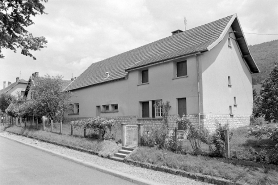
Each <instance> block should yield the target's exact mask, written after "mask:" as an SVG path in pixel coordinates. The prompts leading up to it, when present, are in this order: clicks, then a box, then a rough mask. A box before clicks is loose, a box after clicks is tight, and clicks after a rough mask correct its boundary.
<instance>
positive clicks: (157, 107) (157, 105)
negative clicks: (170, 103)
mask: <svg viewBox="0 0 278 185" xmlns="http://www.w3.org/2000/svg"><path fill="white" fill-rule="evenodd" d="M152 102H153V107H154V111H153V117H155V118H158V117H162V106H161V103H162V100H154V101H152Z"/></svg>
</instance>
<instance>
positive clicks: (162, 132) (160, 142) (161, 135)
mask: <svg viewBox="0 0 278 185" xmlns="http://www.w3.org/2000/svg"><path fill="white" fill-rule="evenodd" d="M167 137H168V129H167V128H166V127H165V126H164V125H161V126H152V127H151V128H150V130H149V131H147V132H145V133H144V134H143V136H142V137H141V145H142V146H148V147H153V146H157V147H158V148H165V142H166V138H167Z"/></svg>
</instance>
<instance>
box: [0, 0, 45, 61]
mask: <svg viewBox="0 0 278 185" xmlns="http://www.w3.org/2000/svg"><path fill="white" fill-rule="evenodd" d="M45 2H47V0H1V1H0V58H3V57H4V56H3V54H2V49H3V48H6V49H10V50H12V51H14V52H16V50H17V49H20V50H21V54H23V55H25V56H30V57H33V59H36V58H35V57H34V56H33V55H32V54H31V53H30V50H34V51H36V50H39V49H40V48H43V47H45V44H46V43H47V41H46V39H45V38H44V37H34V36H33V35H32V34H31V33H29V32H28V31H27V30H26V28H27V27H28V26H30V25H32V24H34V22H33V21H32V19H31V18H32V16H36V15H37V14H44V13H45V12H44V9H45V7H44V6H43V3H45Z"/></svg>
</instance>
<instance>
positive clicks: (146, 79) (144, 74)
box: [141, 70, 149, 84]
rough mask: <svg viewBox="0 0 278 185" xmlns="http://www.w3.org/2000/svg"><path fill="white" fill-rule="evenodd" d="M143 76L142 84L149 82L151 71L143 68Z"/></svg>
mask: <svg viewBox="0 0 278 185" xmlns="http://www.w3.org/2000/svg"><path fill="white" fill-rule="evenodd" d="M141 77H142V79H141V80H142V81H141V82H142V84H144V83H148V82H149V71H148V70H143V71H141Z"/></svg>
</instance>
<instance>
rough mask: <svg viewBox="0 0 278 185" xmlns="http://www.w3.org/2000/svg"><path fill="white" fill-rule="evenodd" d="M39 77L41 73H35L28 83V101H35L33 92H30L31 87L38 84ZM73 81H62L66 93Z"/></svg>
mask: <svg viewBox="0 0 278 185" xmlns="http://www.w3.org/2000/svg"><path fill="white" fill-rule="evenodd" d="M37 77H39V73H38V72H35V73H33V74H32V75H31V76H30V78H29V80H28V83H27V87H26V90H25V92H24V97H25V99H26V100H30V99H33V97H32V96H33V93H32V91H30V89H31V87H32V86H33V85H34V84H35V83H36V78H37ZM72 81H73V79H72V80H62V83H63V84H62V90H63V91H64V90H65V89H66V88H67V87H68V86H69V84H70V83H71V82H72Z"/></svg>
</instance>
